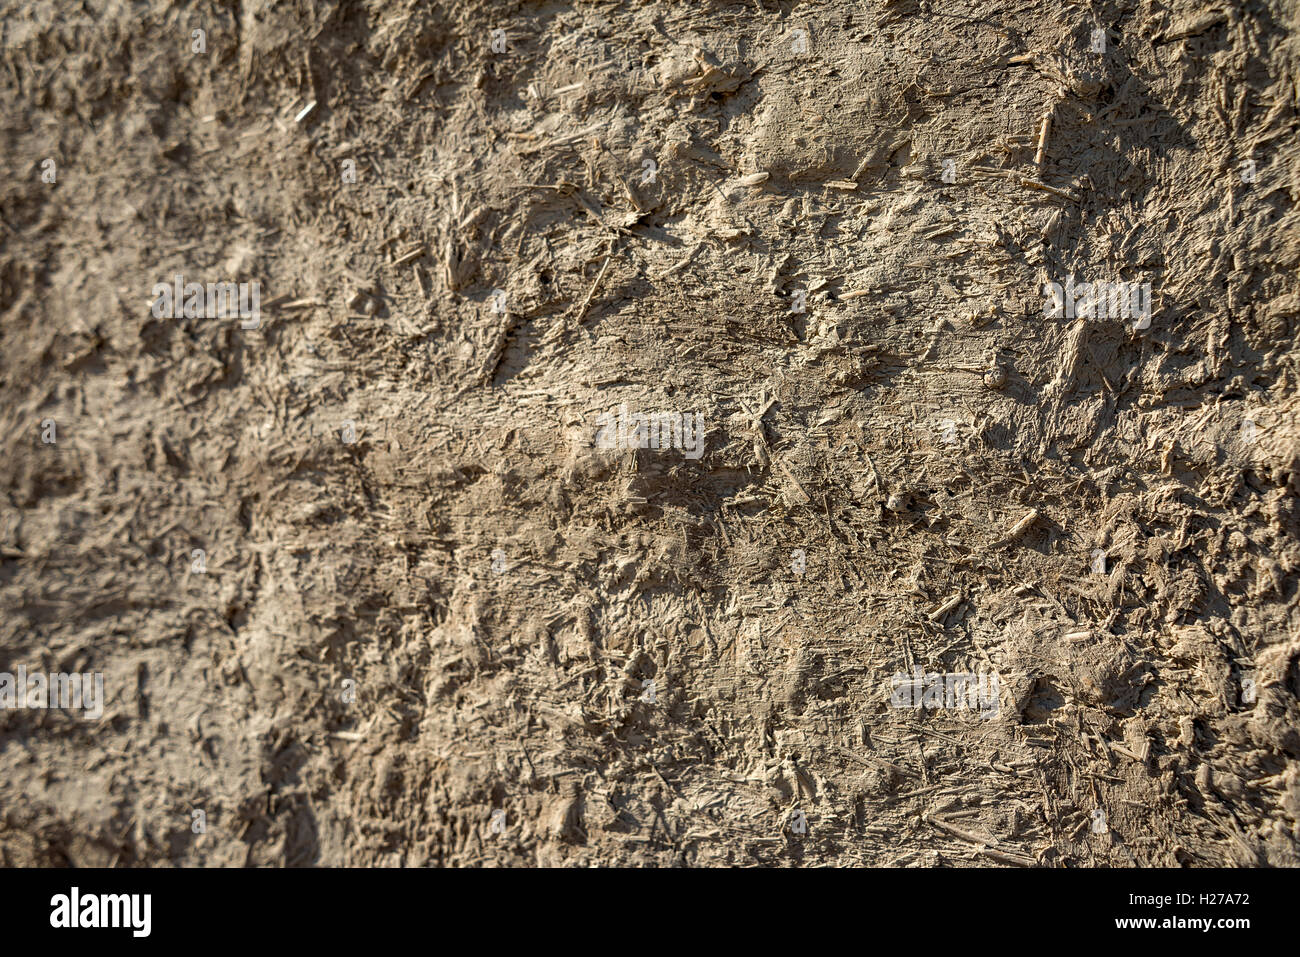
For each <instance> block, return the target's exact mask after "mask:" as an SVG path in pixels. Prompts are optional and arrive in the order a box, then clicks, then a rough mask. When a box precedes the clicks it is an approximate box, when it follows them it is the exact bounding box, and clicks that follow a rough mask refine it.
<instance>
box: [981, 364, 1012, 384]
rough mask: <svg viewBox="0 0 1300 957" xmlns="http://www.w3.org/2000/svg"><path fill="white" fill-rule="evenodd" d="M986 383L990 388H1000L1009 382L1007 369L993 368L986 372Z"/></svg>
mask: <svg viewBox="0 0 1300 957" xmlns="http://www.w3.org/2000/svg"><path fill="white" fill-rule="evenodd" d="M984 384H985V385H986V386H988V387H989V388H990V389H1000V388H1002V387H1003V386H1004V385H1006V384H1007V373H1006V370H1005V369H1001V368H992V369H990V370H989V371H988V372H986V373H984Z"/></svg>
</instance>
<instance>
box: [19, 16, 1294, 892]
mask: <svg viewBox="0 0 1300 957" xmlns="http://www.w3.org/2000/svg"><path fill="white" fill-rule="evenodd" d="M0 11H3V13H2V20H3V52H2V54H0V89H2V95H0V117H2V118H3V133H2V138H3V147H4V148H3V155H2V156H0V164H2V166H0V173H2V174H3V175H2V178H0V410H2V412H0V414H2V415H3V417H4V429H3V441H4V448H3V455H2V456H0V487H2V488H3V491H4V495H3V500H2V501H0V608H3V611H4V614H3V616H0V671H10V672H12V671H14V670H15V669H16V667H17V666H18V665H25V666H27V667H28V668H30V669H32V670H40V669H44V670H46V671H74V670H75V671H82V672H102V673H103V675H104V681H105V689H106V694H107V699H108V700H107V704H106V707H105V710H104V714H103V716H102V717H101V718H99V719H98V720H88V719H87V718H85V717H84V716H79V715H77V714H76V713H73V712H69V711H61V710H49V711H32V710H13V711H0V862H2V863H5V864H19V865H51V864H76V865H97V864H98V865H109V864H116V865H161V864H168V863H174V864H205V865H245V864H250V865H288V866H301V865H312V864H327V865H335V864H385V865H395V864H403V865H434V864H438V865H472V864H500V865H524V864H586V863H604V864H642V865H651V864H653V865H677V864H690V865H701V864H705V865H707V864H724V863H732V864H746V865H751V864H766V865H790V864H799V863H807V864H814V863H817V864H820V863H840V864H849V863H870V864H882V865H883V864H893V865H906V866H930V865H954V864H958V865H959V864H979V865H982V866H1007V865H1037V866H1051V867H1059V866H1101V865H1112V866H1130V865H1174V864H1187V865H1222V864H1230V865H1260V864H1265V863H1267V864H1272V865H1289V866H1294V865H1296V864H1298V863H1300V855H1298V851H1297V837H1298V836H1300V823H1298V821H1300V702H1298V701H1297V695H1300V612H1298V610H1297V598H1298V594H1297V574H1296V572H1297V568H1298V567H1300V540H1298V538H1297V532H1298V527H1297V512H1296V508H1297V506H1296V492H1297V483H1300V467H1298V463H1297V459H1298V458H1300V428H1298V427H1297V418H1296V415H1297V404H1298V403H1300V399H1297V388H1296V386H1297V370H1296V357H1297V354H1298V352H1297V343H1296V335H1297V322H1298V317H1297V313H1298V312H1300V298H1298V289H1297V282H1296V269H1297V265H1298V264H1300V231H1298V230H1297V228H1296V227H1297V213H1296V199H1297V194H1298V193H1300V151H1298V150H1297V146H1296V126H1297V113H1296V110H1297V105H1298V104H1297V62H1298V61H1300V48H1298V47H1297V41H1296V38H1295V31H1296V29H1297V27H1298V20H1300V11H1298V10H1297V6H1296V4H1295V3H1294V2H1293V0H1268V2H1249V3H1246V4H1244V5H1242V4H1236V3H1232V4H1225V5H1222V6H1215V7H1212V8H1207V7H1205V6H1204V5H1202V4H1199V3H1191V2H1184V0H1180V2H1177V3H1173V4H1169V5H1166V4H1158V3H1149V2H1144V3H1139V4H1132V3H1100V4H1096V5H1093V6H1091V7H1088V6H1083V5H1068V4H1067V5H1057V4H1054V3H1053V4H1048V5H1046V6H1044V5H1042V4H1038V3H1031V2H1024V3H1019V4H996V3H975V4H972V3H963V2H962V0H956V3H955V4H952V3H949V4H933V5H930V4H926V3H921V4H919V5H918V4H916V3H914V2H910V0H901V2H893V3H890V2H886V3H862V4H840V3H821V4H819V3H784V2H783V3H775V2H772V0H747V2H744V3H731V4H726V3H708V2H697V3H682V4H678V3H667V2H664V3H656V4H624V3H574V4H566V3H545V4H519V3H515V4H498V3H486V2H473V0H471V2H464V3H460V2H458V3H445V4H435V3H428V2H425V0H418V2H417V0H400V2H391V0H390V2H369V3H339V2H329V0H297V2H287V3H274V2H265V0H252V2H245V3H243V4H226V3H197V4H193V5H190V6H187V7H185V8H183V9H179V10H178V9H173V8H172V5H171V4H166V3H162V2H159V0H154V2H143V3H136V4H125V3H121V2H114V0H108V2H104V0H89V2H86V3H83V4H74V3H71V2H68V0H58V2H48V0H46V2H28V0H3V2H0ZM1098 27H1100V28H1102V29H1104V30H1105V31H1107V32H1106V35H1105V48H1106V49H1105V51H1104V52H1094V51H1093V50H1092V46H1093V43H1094V41H1095V39H1096V36H1095V34H1094V32H1093V31H1094V30H1095V29H1096V28H1098ZM195 29H203V30H205V31H206V33H205V38H206V52H204V53H194V52H192V43H193V40H192V31H193V30H195ZM494 30H503V31H505V32H504V39H505V49H504V50H503V51H499V50H498V51H494V49H493V42H494V34H493V31H494ZM801 31H802V32H801ZM498 36H499V35H498ZM498 46H499V43H498ZM313 101H314V102H315V103H316V106H315V107H314V108H313V109H312V110H311V111H310V112H309V113H308V114H307V115H306V116H305V117H304V118H303V119H301V120H300V121H298V120H295V117H297V116H298V115H299V113H300V111H302V110H303V108H304V107H305V106H306V105H307V104H308V103H310V102H313ZM1045 113H1046V114H1049V115H1050V122H1049V123H1047V124H1044V123H1043V116H1044V114H1045ZM1045 126H1046V133H1047V135H1046V138H1045V139H1044V140H1041V141H1040V134H1041V133H1042V132H1043V130H1044V127H1045ZM1040 147H1041V149H1040ZM1040 153H1041V159H1040ZM48 158H52V159H53V160H54V161H55V168H56V169H57V177H56V180H55V182H53V183H50V182H45V181H43V176H42V172H43V170H44V169H46V166H45V165H44V161H45V160H46V159H48ZM647 160H649V161H651V162H652V165H650V166H647V164H646V161H647ZM948 161H950V162H948ZM349 162H350V163H351V164H354V166H355V171H356V177H355V179H356V181H355V182H345V181H344V177H345V170H346V169H347V168H348V166H347V164H348V163H349ZM1251 162H1253V163H1254V164H1255V165H1254V167H1249V166H1248V165H1246V164H1249V163H1251ZM1248 170H1249V172H1248ZM651 172H653V174H654V175H653V176H651V175H650V174H651ZM763 174H766V175H763ZM178 272H179V273H183V274H184V275H185V276H186V278H187V279H194V280H196V281H200V282H218V281H249V282H251V281H257V282H259V283H260V287H261V290H262V293H261V294H262V304H263V315H262V320H261V325H260V327H259V328H258V329H255V330H250V329H245V328H242V326H241V324H240V323H239V322H238V321H235V320H231V319H229V318H212V319H209V318H179V319H167V318H162V319H159V318H155V317H154V315H153V314H152V312H151V308H150V303H151V300H152V294H151V290H152V288H153V286H154V284H155V283H158V282H169V281H170V280H171V277H172V276H173V275H174V274H176V273H178ZM1070 275H1073V276H1075V277H1076V278H1077V279H1078V280H1079V281H1084V280H1088V281H1107V282H1134V283H1139V284H1140V283H1150V285H1151V289H1152V290H1153V294H1152V300H1151V301H1152V306H1153V309H1152V316H1151V323H1150V327H1149V328H1147V329H1142V330H1139V329H1135V328H1134V325H1133V324H1131V323H1126V322H1122V321H1119V320H1115V319H1092V320H1087V319H1075V320H1070V319H1049V318H1045V316H1044V302H1045V298H1044V294H1043V290H1044V283H1049V282H1053V281H1058V282H1064V281H1065V280H1066V277H1067V276H1070ZM497 291H499V292H497ZM800 305H803V306H804V311H803V312H799V311H797V310H798V308H799V306H800ZM623 403H626V404H627V406H628V408H629V409H630V410H631V411H633V412H636V411H641V412H657V411H673V412H691V413H702V414H703V416H704V423H705V425H704V429H705V434H706V445H705V449H704V453H703V455H702V456H701V457H699V458H696V459H692V458H689V457H687V456H686V455H684V454H683V452H682V450H680V449H654V448H646V449H632V450H625V449H602V448H599V447H598V446H597V444H596V435H597V430H598V428H597V416H599V415H600V414H601V413H603V412H608V411H610V410H611V409H614V410H616V409H617V408H618V407H619V405H620V404H623ZM47 419H52V420H54V422H55V423H56V425H57V441H56V442H55V443H53V444H51V443H47V442H44V441H42V423H43V422H44V421H45V420H47ZM1022 520H1023V521H1022ZM195 549H201V550H203V552H204V554H205V556H206V568H205V571H203V572H202V573H197V572H195V571H194V570H193V567H194V566H193V562H192V558H191V556H192V553H193V551H194V550H195ZM796 550H800V551H799V552H796ZM1098 552H1100V553H1102V563H1101V564H1100V565H1099V564H1098V562H1097V558H1096V554H1097V553H1098ZM804 562H806V564H802V563H804ZM801 569H802V571H801ZM913 669H920V670H922V671H927V672H947V673H951V672H963V673H964V672H970V673H981V674H996V675H997V676H998V681H999V688H1000V706H999V708H998V710H997V713H996V715H995V716H991V717H983V718H982V717H981V716H980V714H979V713H978V712H972V711H970V710H962V709H956V710H952V709H920V710H917V709H906V708H899V707H893V706H891V703H890V702H891V694H892V690H891V689H892V683H891V676H892V675H894V674H895V673H897V672H905V673H909V674H911V673H913ZM349 679H350V680H351V681H354V682H355V699H353V698H352V696H351V695H350V694H348V688H349V687H351V686H345V684H344V682H345V681H346V680H349ZM648 681H653V682H654V685H653V686H650V685H648V684H646V682H648ZM1249 682H1254V685H1253V688H1254V689H1255V691H1254V693H1247V692H1246V690H1245V689H1246V688H1247V687H1249ZM195 809H202V810H203V811H204V812H205V814H206V821H207V826H206V831H205V832H204V833H195V831H194V828H193V826H192V812H193V811H194V810H195ZM497 810H499V811H502V812H504V815H496V816H495V817H494V811H497Z"/></svg>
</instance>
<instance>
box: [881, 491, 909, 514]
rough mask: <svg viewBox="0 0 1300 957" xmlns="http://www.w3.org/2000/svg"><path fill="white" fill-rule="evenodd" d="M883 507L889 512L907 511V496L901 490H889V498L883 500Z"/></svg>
mask: <svg viewBox="0 0 1300 957" xmlns="http://www.w3.org/2000/svg"><path fill="white" fill-rule="evenodd" d="M885 508H887V509H889V510H890V511H891V512H905V511H907V496H906V495H904V494H903V493H902V492H891V493H890V494H889V498H888V499H887V500H886V501H885Z"/></svg>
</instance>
